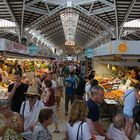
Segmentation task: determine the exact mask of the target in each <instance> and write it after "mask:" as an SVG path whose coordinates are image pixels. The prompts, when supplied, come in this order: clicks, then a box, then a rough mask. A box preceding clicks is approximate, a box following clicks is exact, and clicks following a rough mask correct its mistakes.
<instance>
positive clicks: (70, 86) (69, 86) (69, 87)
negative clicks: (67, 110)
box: [65, 76, 76, 95]
mask: <svg viewBox="0 0 140 140" xmlns="http://www.w3.org/2000/svg"><path fill="white" fill-rule="evenodd" d="M65 86H66V91H65V93H66V94H68V95H72V94H73V93H74V89H75V87H76V81H75V78H74V77H72V76H69V77H67V78H66V79H65Z"/></svg>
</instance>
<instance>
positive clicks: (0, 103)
mask: <svg viewBox="0 0 140 140" xmlns="http://www.w3.org/2000/svg"><path fill="white" fill-rule="evenodd" d="M0 111H1V112H0V136H2V140H11V139H14V140H23V138H22V135H21V132H23V130H24V125H23V119H22V118H21V116H20V115H19V114H18V113H17V112H12V111H11V109H10V102H9V100H8V99H5V98H4V99H1V98H0Z"/></svg>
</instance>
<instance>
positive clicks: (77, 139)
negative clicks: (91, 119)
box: [76, 122, 84, 140]
mask: <svg viewBox="0 0 140 140" xmlns="http://www.w3.org/2000/svg"><path fill="white" fill-rule="evenodd" d="M83 123H84V122H81V123H80V124H79V126H78V130H77V136H76V140H79V130H80V127H81V140H83V129H82V124H83Z"/></svg>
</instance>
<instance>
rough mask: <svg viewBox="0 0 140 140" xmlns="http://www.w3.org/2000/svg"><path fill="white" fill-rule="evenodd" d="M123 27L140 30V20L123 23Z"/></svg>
mask: <svg viewBox="0 0 140 140" xmlns="http://www.w3.org/2000/svg"><path fill="white" fill-rule="evenodd" d="M123 26H124V27H131V28H140V19H136V20H132V21H129V22H125V23H124V25H123Z"/></svg>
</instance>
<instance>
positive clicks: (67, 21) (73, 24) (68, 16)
mask: <svg viewBox="0 0 140 140" xmlns="http://www.w3.org/2000/svg"><path fill="white" fill-rule="evenodd" d="M60 17H61V21H62V25H63V29H64V34H65V38H66V40H67V41H74V39H75V33H76V29H77V23H78V20H79V15H78V14H76V13H74V12H71V11H66V12H65V13H63V14H61V15H60Z"/></svg>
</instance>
